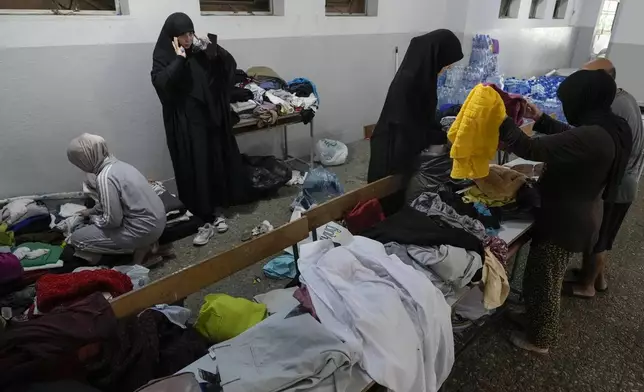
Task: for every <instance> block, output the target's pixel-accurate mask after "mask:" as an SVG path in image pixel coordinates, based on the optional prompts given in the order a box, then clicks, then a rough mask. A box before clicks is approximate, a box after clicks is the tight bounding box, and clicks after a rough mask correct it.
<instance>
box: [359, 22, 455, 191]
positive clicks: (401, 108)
mask: <svg viewBox="0 0 644 392" xmlns="http://www.w3.org/2000/svg"><path fill="white" fill-rule="evenodd" d="M462 58H463V51H462V49H461V42H460V41H459V40H458V38H457V37H456V35H454V33H452V32H451V31H449V30H436V31H433V32H431V33H428V34H425V35H422V36H420V37H415V38H413V39H412V40H411V43H410V44H409V48H408V49H407V53H406V54H405V58H404V59H403V62H402V64H401V65H400V68H399V69H398V72H397V73H396V76H395V77H394V80H393V81H392V82H391V85H390V86H389V91H388V93H387V99H386V100H385V105H384V107H383V108H382V113H381V114H380V118H379V119H378V124H377V125H376V129H375V130H374V133H373V137H372V139H371V161H370V164H369V182H373V181H376V180H378V179H380V178H383V177H385V176H387V175H390V174H394V173H401V172H407V171H410V170H412V167H413V163H414V162H415V160H416V157H417V156H418V154H419V153H420V152H421V151H422V150H424V149H425V148H427V147H428V146H430V145H435V144H445V143H447V135H446V134H445V132H443V131H442V129H441V126H440V124H438V122H437V121H436V105H437V103H438V92H437V91H436V89H437V81H438V74H439V72H440V71H441V70H442V69H443V68H444V67H446V66H448V65H450V64H453V63H455V62H457V61H459V60H461V59H462Z"/></svg>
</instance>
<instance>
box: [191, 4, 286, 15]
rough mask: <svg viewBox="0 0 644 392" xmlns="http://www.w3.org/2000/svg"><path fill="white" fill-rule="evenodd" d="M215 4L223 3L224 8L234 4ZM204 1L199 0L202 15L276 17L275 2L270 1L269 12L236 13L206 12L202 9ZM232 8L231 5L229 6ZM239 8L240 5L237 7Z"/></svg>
mask: <svg viewBox="0 0 644 392" xmlns="http://www.w3.org/2000/svg"><path fill="white" fill-rule="evenodd" d="M211 1H213V2H215V3H221V5H222V7H223V6H226V4H225V3H232V1H226V0H211ZM201 2H202V0H199V11H200V12H201V15H205V16H207V15H234V16H274V15H275V3H274V0H268V11H235V10H234V9H233V10H229V11H225V10H221V11H217V10H206V11H204V10H203V9H202V4H201ZM247 2H251V0H248V1H247ZM229 6H230V5H229ZM237 6H238V7H239V6H240V5H237Z"/></svg>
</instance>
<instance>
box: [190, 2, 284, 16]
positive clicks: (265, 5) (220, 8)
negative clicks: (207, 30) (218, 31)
mask: <svg viewBox="0 0 644 392" xmlns="http://www.w3.org/2000/svg"><path fill="white" fill-rule="evenodd" d="M199 5H200V6H201V12H232V13H235V14H270V13H272V9H271V8H272V2H271V0H199Z"/></svg>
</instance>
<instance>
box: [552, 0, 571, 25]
mask: <svg viewBox="0 0 644 392" xmlns="http://www.w3.org/2000/svg"><path fill="white" fill-rule="evenodd" d="M562 4H565V5H566V8H564V13H563V15H561V16H558V15H559V14H560V13H561V12H560V11H559V8H560V7H561V6H562ZM569 5H570V1H569V0H555V8H554V10H553V11H552V19H554V20H564V19H566V16H568V6H569Z"/></svg>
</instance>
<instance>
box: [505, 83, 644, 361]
mask: <svg viewBox="0 0 644 392" xmlns="http://www.w3.org/2000/svg"><path fill="white" fill-rule="evenodd" d="M616 92H617V86H616V85H615V81H614V80H613V78H612V77H611V76H610V75H608V73H606V72H605V71H578V72H576V73H574V74H572V75H571V76H569V77H568V78H567V79H566V80H565V81H564V82H563V83H562V84H561V86H560V87H559V91H558V96H559V99H560V100H561V102H562V104H563V109H564V114H565V115H566V119H567V120H568V122H569V123H570V125H572V127H570V126H568V125H566V124H563V123H560V122H558V121H556V120H553V119H552V118H550V117H549V116H547V115H544V114H543V113H541V112H540V111H539V110H538V109H537V108H536V106H534V105H532V104H530V105H529V108H528V116H529V117H532V118H533V119H534V120H536V123H535V125H534V130H535V131H536V132H539V133H542V134H545V136H541V137H536V138H529V137H528V136H526V135H525V134H524V133H523V132H522V131H521V130H520V129H519V128H517V127H516V125H515V124H514V122H513V121H512V120H511V119H506V120H505V122H504V123H503V124H502V125H501V129H500V137H501V141H503V142H504V143H505V145H506V150H507V151H509V152H512V153H514V154H516V155H518V156H519V157H521V158H525V159H530V160H534V161H540V162H544V163H545V168H544V171H543V174H542V175H541V178H540V180H539V191H540V193H541V207H540V208H539V209H538V210H537V212H536V216H535V224H534V228H533V233H532V236H533V240H532V245H531V247H530V254H529V256H528V261H527V264H526V269H525V273H524V280H523V294H524V297H525V306H526V314H525V315H523V316H524V317H521V318H518V319H517V321H520V322H521V324H523V325H524V327H525V329H526V331H525V334H524V333H515V334H513V335H512V337H511V340H512V343H514V344H515V345H516V346H518V347H520V348H522V349H525V350H530V351H534V352H537V353H541V354H545V353H548V350H549V348H550V346H551V345H552V344H553V343H554V341H555V339H556V336H557V327H558V323H559V302H560V291H561V287H562V286H561V285H562V283H563V278H564V274H565V272H566V266H567V265H568V262H569V260H570V256H571V255H572V253H581V252H585V251H588V250H590V249H592V248H593V247H594V246H595V242H596V241H597V236H598V233H599V227H600V225H601V221H602V206H603V200H602V199H607V200H612V198H613V197H614V194H615V192H617V189H618V186H619V182H620V181H621V179H622V177H623V174H624V170H625V168H626V164H627V162H628V158H629V155H630V150H631V145H632V140H633V139H632V137H631V130H630V127H629V126H628V124H627V123H626V121H625V120H624V119H622V118H620V117H618V116H616V115H615V114H613V113H612V111H611V105H612V103H613V99H614V98H615V94H616ZM516 316H517V315H515V318H517V317H516Z"/></svg>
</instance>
